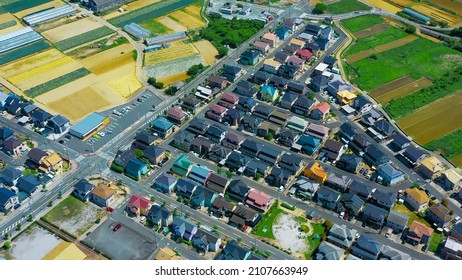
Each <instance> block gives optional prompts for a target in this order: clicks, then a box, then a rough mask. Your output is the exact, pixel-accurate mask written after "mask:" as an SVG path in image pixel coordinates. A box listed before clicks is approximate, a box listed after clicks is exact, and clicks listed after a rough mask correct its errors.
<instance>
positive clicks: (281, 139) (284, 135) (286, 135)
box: [277, 128, 297, 147]
mask: <svg viewBox="0 0 462 280" xmlns="http://www.w3.org/2000/svg"><path fill="white" fill-rule="evenodd" d="M296 137H297V133H295V132H294V131H292V130H291V129H288V128H283V129H281V131H279V136H278V139H277V142H278V143H279V144H281V145H284V146H286V147H292V145H293V144H294V141H295V138H296Z"/></svg>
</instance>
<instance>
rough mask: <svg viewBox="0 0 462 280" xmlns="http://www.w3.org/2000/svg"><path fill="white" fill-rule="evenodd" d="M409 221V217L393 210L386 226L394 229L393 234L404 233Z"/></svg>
mask: <svg viewBox="0 0 462 280" xmlns="http://www.w3.org/2000/svg"><path fill="white" fill-rule="evenodd" d="M408 221H409V216H408V215H406V214H404V213H401V212H398V211H395V210H393V209H392V210H390V213H389V214H388V218H387V224H386V226H387V227H389V228H391V229H393V232H395V233H400V232H403V231H404V229H405V228H406V225H407V222H408Z"/></svg>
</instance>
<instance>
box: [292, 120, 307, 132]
mask: <svg viewBox="0 0 462 280" xmlns="http://www.w3.org/2000/svg"><path fill="white" fill-rule="evenodd" d="M287 127H288V128H290V129H293V130H295V131H296V132H299V133H303V132H305V130H306V128H307V127H308V121H306V120H304V119H302V118H299V117H297V116H292V117H291V118H290V119H289V121H288V122H287Z"/></svg>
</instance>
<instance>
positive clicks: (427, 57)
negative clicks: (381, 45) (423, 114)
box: [345, 38, 461, 91]
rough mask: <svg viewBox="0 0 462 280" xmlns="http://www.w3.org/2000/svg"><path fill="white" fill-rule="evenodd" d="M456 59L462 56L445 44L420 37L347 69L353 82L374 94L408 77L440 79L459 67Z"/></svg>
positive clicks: (358, 62)
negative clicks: (397, 80) (400, 78)
mask: <svg viewBox="0 0 462 280" xmlns="http://www.w3.org/2000/svg"><path fill="white" fill-rule="evenodd" d="M456 57H458V58H459V57H461V54H460V53H459V52H457V51H455V50H452V49H450V48H448V47H445V46H443V45H441V44H438V43H435V42H432V41H429V40H427V39H423V38H419V39H417V40H414V41H412V42H410V43H409V44H406V45H404V46H402V47H399V48H396V49H391V50H389V51H385V52H382V53H377V54H376V55H375V56H374V57H369V58H366V59H363V60H360V61H357V62H355V63H353V64H351V65H348V66H347V67H346V69H345V70H346V72H347V74H348V76H349V78H350V81H351V82H353V83H355V84H356V85H358V86H359V87H360V88H362V89H363V90H366V91H370V90H372V89H374V88H376V87H378V86H381V85H383V84H386V83H388V82H391V81H393V80H395V79H397V78H399V77H402V76H405V75H409V76H411V77H412V78H414V79H419V78H421V77H424V76H426V77H428V78H430V79H432V80H437V79H439V78H441V77H442V76H444V75H445V73H447V72H448V71H451V70H454V69H455V67H457V64H455V63H454V58H456ZM435 66H438V67H435Z"/></svg>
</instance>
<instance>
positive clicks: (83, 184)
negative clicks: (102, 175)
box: [74, 179, 95, 202]
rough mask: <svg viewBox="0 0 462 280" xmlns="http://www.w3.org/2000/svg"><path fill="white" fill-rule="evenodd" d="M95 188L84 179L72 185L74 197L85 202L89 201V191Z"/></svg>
mask: <svg viewBox="0 0 462 280" xmlns="http://www.w3.org/2000/svg"><path fill="white" fill-rule="evenodd" d="M94 188H95V186H94V185H93V184H91V183H90V182H88V181H87V180H86V179H81V180H80V181H78V182H77V183H76V184H75V185H74V195H75V196H76V197H77V198H78V199H80V200H82V201H85V202H88V201H90V195H91V191H92V190H93V189H94Z"/></svg>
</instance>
